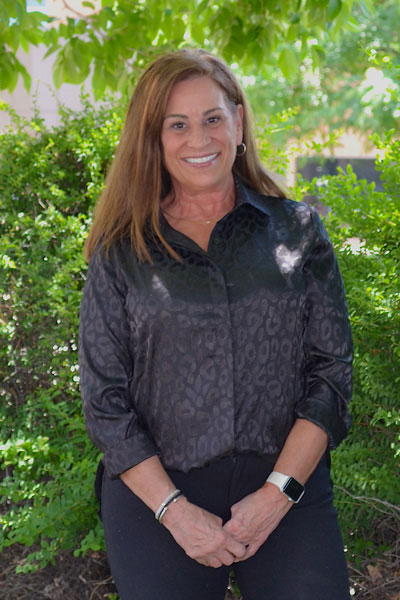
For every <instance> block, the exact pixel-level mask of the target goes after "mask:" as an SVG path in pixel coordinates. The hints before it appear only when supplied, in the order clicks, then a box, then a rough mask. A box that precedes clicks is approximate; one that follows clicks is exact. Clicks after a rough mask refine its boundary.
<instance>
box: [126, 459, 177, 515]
mask: <svg viewBox="0 0 400 600" xmlns="http://www.w3.org/2000/svg"><path fill="white" fill-rule="evenodd" d="M121 479H122V481H123V482H124V483H125V485H126V486H128V488H129V489H130V490H131V491H132V492H133V493H134V494H135V495H136V496H138V498H140V499H141V500H142V502H144V503H145V504H146V505H147V506H148V507H149V508H150V509H151V510H152V511H153V512H155V511H156V510H157V509H158V507H159V506H160V504H161V502H163V501H164V500H165V498H166V497H167V496H168V495H169V494H170V493H171V492H172V491H173V490H174V489H175V485H174V484H173V483H172V481H171V479H170V478H169V476H168V474H167V472H166V471H165V469H164V467H163V466H162V464H161V462H160V459H159V458H158V456H151V457H150V458H147V459H146V460H144V461H142V462H141V463H139V464H137V465H135V466H134V467H132V468H131V469H128V470H127V471H125V472H124V473H122V474H121Z"/></svg>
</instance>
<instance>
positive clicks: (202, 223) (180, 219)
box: [162, 210, 225, 225]
mask: <svg viewBox="0 0 400 600" xmlns="http://www.w3.org/2000/svg"><path fill="white" fill-rule="evenodd" d="M162 212H163V214H164V215H167V216H168V217H170V218H171V219H175V220H176V221H187V222H188V223H195V224H196V225H211V223H216V222H217V221H219V220H220V219H222V217H217V218H216V219H208V220H207V221H195V220H194V219H186V218H185V217H174V215H170V214H169V212H167V211H166V210H163V211H162ZM223 216H225V215H223Z"/></svg>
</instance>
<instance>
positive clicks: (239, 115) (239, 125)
mask: <svg viewBox="0 0 400 600" xmlns="http://www.w3.org/2000/svg"><path fill="white" fill-rule="evenodd" d="M243 114H244V110H243V105H242V104H238V105H237V106H236V146H240V144H241V143H242V142H243Z"/></svg>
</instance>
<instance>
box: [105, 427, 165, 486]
mask: <svg viewBox="0 0 400 600" xmlns="http://www.w3.org/2000/svg"><path fill="white" fill-rule="evenodd" d="M158 454H160V452H159V450H158V448H157V446H156V445H155V444H154V442H152V441H151V440H150V438H149V437H148V436H147V435H146V433H145V432H136V433H135V435H134V436H132V437H129V438H127V439H125V440H121V441H120V442H119V443H118V445H116V446H113V447H112V448H107V450H106V451H105V452H104V455H103V464H104V468H105V470H106V472H107V475H108V476H109V477H110V478H111V479H117V478H118V477H119V476H120V475H121V473H124V471H127V470H128V469H130V468H131V467H134V466H135V465H137V464H139V463H141V462H142V461H144V460H146V458H150V457H151V456H155V455H158Z"/></svg>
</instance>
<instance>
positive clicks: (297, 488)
mask: <svg viewBox="0 0 400 600" xmlns="http://www.w3.org/2000/svg"><path fill="white" fill-rule="evenodd" d="M282 491H283V492H285V494H286V495H287V496H289V498H290V499H291V500H293V502H298V501H299V500H300V498H301V497H302V495H303V494H304V486H302V485H301V483H299V482H298V481H296V480H295V479H293V477H290V478H289V479H288V480H287V482H286V483H285V485H284V487H283V490H282Z"/></svg>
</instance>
